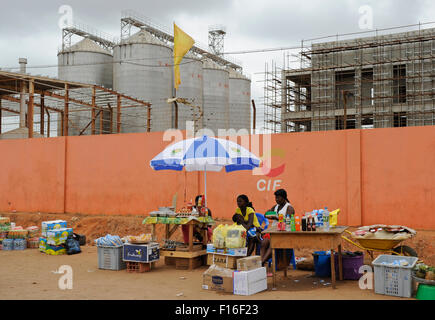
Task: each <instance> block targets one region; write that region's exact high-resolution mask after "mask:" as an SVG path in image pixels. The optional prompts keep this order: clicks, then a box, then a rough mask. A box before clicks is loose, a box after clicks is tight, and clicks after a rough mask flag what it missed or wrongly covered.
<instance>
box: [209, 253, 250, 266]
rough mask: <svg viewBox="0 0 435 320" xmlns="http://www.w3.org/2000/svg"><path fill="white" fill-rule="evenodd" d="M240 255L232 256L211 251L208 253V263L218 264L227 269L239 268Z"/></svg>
mask: <svg viewBox="0 0 435 320" xmlns="http://www.w3.org/2000/svg"><path fill="white" fill-rule="evenodd" d="M241 258H242V257H240V256H230V255H227V254H219V253H209V254H208V255H207V265H209V266H211V265H217V266H219V267H222V268H227V269H237V260H239V259H241Z"/></svg>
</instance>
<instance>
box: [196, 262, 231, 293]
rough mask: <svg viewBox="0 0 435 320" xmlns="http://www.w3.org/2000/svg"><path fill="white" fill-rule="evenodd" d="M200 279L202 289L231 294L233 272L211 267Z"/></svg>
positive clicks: (215, 266)
mask: <svg viewBox="0 0 435 320" xmlns="http://www.w3.org/2000/svg"><path fill="white" fill-rule="evenodd" d="M202 277H203V281H202V289H204V290H213V291H220V292H227V293H233V270H230V269H227V268H221V267H219V266H217V265H212V266H211V267H210V268H208V269H207V271H206V272H204V273H203V275H202Z"/></svg>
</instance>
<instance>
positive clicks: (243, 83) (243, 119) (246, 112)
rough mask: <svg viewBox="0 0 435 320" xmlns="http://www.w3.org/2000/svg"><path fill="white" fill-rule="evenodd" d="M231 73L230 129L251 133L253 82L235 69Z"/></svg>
mask: <svg viewBox="0 0 435 320" xmlns="http://www.w3.org/2000/svg"><path fill="white" fill-rule="evenodd" d="M229 72H230V80H229V84H230V88H229V95H230V107H229V127H230V128H231V129H236V130H240V129H247V130H248V132H249V133H250V131H251V80H250V79H249V78H247V77H246V76H244V75H243V74H241V73H240V72H237V71H235V70H233V69H230V70H229Z"/></svg>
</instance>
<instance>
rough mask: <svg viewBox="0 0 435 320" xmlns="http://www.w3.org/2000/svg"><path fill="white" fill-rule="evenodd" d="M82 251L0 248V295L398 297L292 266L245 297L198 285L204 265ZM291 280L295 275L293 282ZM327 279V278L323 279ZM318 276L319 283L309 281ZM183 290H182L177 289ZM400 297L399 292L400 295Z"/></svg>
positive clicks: (65, 297)
mask: <svg viewBox="0 0 435 320" xmlns="http://www.w3.org/2000/svg"><path fill="white" fill-rule="evenodd" d="M82 249H83V252H82V253H81V254H77V255H72V256H67V255H63V256H49V255H46V254H44V253H41V252H39V250H37V249H27V250H24V251H3V250H2V251H0V274H1V275H2V276H1V277H0V297H1V298H2V299H4V300H9V299H20V300H25V299H62V300H69V299H91V300H92V299H103V300H106V299H121V300H123V299H129V300H143V299H157V300H190V299H195V300H197V299H200V300H205V299H209V300H237V299H242V300H247V299H248V300H251V299H252V300H269V299H272V300H275V299H282V300H287V299H291V300H295V299H309V300H316V299H337V300H340V299H359V300H361V299H362V300H366V299H371V300H374V299H376V300H384V299H397V298H394V297H389V296H383V295H377V294H375V293H374V292H373V290H361V289H359V287H358V282H357V281H339V282H337V289H332V288H331V286H329V285H328V286H324V285H322V284H320V279H319V278H315V277H312V272H310V271H301V270H291V271H289V277H288V278H287V279H283V274H282V273H279V278H278V279H279V282H278V283H279V285H278V288H277V290H276V291H273V290H272V283H271V281H272V279H271V278H269V279H268V287H269V288H268V290H267V291H265V292H261V293H258V294H256V295H253V296H249V297H242V296H235V295H231V294H223V293H217V292H214V291H206V290H203V289H202V288H201V285H202V273H203V272H204V271H205V270H206V269H207V267H206V266H203V267H200V268H197V269H194V270H192V271H184V270H176V269H175V267H174V266H166V265H165V264H164V263H163V261H162V260H161V261H159V263H158V264H157V266H156V268H154V269H152V270H151V271H150V272H146V273H127V271H126V270H120V271H112V270H100V269H98V262H97V261H98V258H97V248H96V247H95V246H84V247H82ZM62 265H70V266H71V267H72V269H73V289H72V290H61V289H59V286H58V282H59V279H60V277H61V276H62V275H61V274H57V273H55V272H56V271H57V270H58V268H59V267H60V266H62ZM294 280H299V282H295V281H294ZM324 280H325V282H327V281H330V279H324ZM314 281H317V283H318V284H317V285H314V284H313V282H314ZM180 293H182V295H181V296H177V294H180ZM399 299H400V298H399Z"/></svg>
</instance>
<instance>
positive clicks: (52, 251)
mask: <svg viewBox="0 0 435 320" xmlns="http://www.w3.org/2000/svg"><path fill="white" fill-rule="evenodd" d="M44 252H45V253H46V254H49V255H52V256H59V255H62V254H66V249H65V247H64V246H53V245H49V244H48V245H47V246H46V248H45V251H44Z"/></svg>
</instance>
